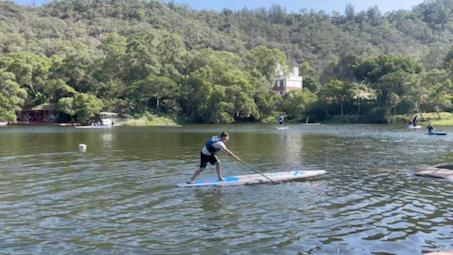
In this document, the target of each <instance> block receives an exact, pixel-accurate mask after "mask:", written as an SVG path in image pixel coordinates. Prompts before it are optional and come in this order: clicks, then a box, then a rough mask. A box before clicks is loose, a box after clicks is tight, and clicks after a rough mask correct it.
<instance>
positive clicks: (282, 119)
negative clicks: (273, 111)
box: [278, 115, 285, 125]
mask: <svg viewBox="0 0 453 255" xmlns="http://www.w3.org/2000/svg"><path fill="white" fill-rule="evenodd" d="M283 121H285V118H283V115H281V116H280V119H278V122H279V123H280V125H282V124H283Z"/></svg>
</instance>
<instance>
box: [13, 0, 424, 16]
mask: <svg viewBox="0 0 453 255" xmlns="http://www.w3.org/2000/svg"><path fill="white" fill-rule="evenodd" d="M35 1H36V4H37V5H40V4H42V3H47V1H48V0H35ZM423 1H424V0H226V1H219V0H175V2H176V3H180V4H187V5H189V6H191V7H192V8H193V9H197V10H202V9H212V10H216V11H220V10H222V9H223V8H228V9H230V10H240V9H242V8H243V7H247V8H249V9H256V8H259V7H266V8H269V7H271V6H272V5H273V4H279V5H281V6H282V7H285V8H286V10H287V11H288V12H291V11H294V12H299V10H300V9H303V8H307V9H308V10H310V9H314V10H317V11H320V10H324V11H326V12H327V13H331V12H332V11H338V12H341V13H344V9H345V6H346V5H347V4H352V5H353V6H354V7H355V9H356V11H361V10H366V9H368V8H369V7H372V6H374V5H377V6H378V7H379V10H381V12H382V13H386V12H388V11H393V10H399V9H405V10H410V9H411V8H412V6H416V5H418V4H420V3H422V2H423ZM15 2H16V3H18V4H31V3H33V0H15ZM165 2H168V1H167V0H165Z"/></svg>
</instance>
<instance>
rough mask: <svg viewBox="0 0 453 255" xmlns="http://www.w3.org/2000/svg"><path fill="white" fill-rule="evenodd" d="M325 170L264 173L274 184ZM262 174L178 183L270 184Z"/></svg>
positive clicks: (184, 185)
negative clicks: (222, 179) (221, 179)
mask: <svg viewBox="0 0 453 255" xmlns="http://www.w3.org/2000/svg"><path fill="white" fill-rule="evenodd" d="M325 173H326V171H325V170H310V171H292V172H277V173H264V175H265V176H267V177H268V178H269V179H271V180H272V181H274V182H284V181H294V180H298V179H304V178H308V177H313V176H317V175H322V174H325ZM269 179H267V178H266V177H264V176H262V175H260V174H249V175H238V176H231V177H225V181H219V180H218V179H217V178H211V179H206V180H199V181H195V183H194V184H188V183H178V184H176V186H178V187H206V186H214V187H215V186H233V185H250V184H262V183H270V182H271V181H270V180H269Z"/></svg>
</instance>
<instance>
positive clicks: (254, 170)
mask: <svg viewBox="0 0 453 255" xmlns="http://www.w3.org/2000/svg"><path fill="white" fill-rule="evenodd" d="M239 162H241V163H242V164H244V165H245V166H247V167H249V168H251V169H253V170H254V171H255V172H257V173H259V174H261V175H262V176H264V177H266V178H267V179H268V180H269V181H271V182H272V183H273V184H277V183H276V182H274V181H273V180H272V179H271V178H269V177H267V176H266V175H264V174H262V173H261V172H260V171H258V170H256V169H255V168H254V167H252V166H251V165H249V164H247V163H245V162H243V161H242V160H240V161H239Z"/></svg>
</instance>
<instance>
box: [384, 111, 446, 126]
mask: <svg viewBox="0 0 453 255" xmlns="http://www.w3.org/2000/svg"><path fill="white" fill-rule="evenodd" d="M439 115H440V118H439ZM439 115H438V114H437V113H436V112H428V113H422V114H418V117H417V121H418V123H419V124H421V123H425V124H428V122H431V124H432V125H438V126H443V125H444V126H448V125H453V113H450V112H440V113H439ZM414 116H415V114H413V115H394V116H391V117H389V123H399V124H408V123H409V119H410V118H414ZM422 116H423V117H422Z"/></svg>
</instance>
